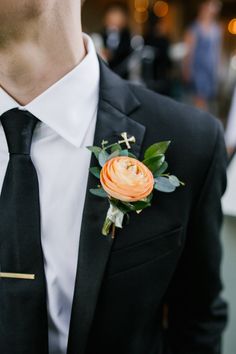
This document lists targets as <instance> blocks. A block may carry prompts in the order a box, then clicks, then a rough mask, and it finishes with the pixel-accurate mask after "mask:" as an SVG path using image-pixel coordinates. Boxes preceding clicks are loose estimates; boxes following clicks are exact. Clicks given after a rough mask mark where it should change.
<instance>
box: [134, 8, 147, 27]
mask: <svg viewBox="0 0 236 354" xmlns="http://www.w3.org/2000/svg"><path fill="white" fill-rule="evenodd" d="M148 17H149V14H148V11H147V10H146V11H143V12H138V11H135V13H134V19H135V21H136V22H137V23H138V24H140V25H141V24H143V23H145V22H147V20H148Z"/></svg>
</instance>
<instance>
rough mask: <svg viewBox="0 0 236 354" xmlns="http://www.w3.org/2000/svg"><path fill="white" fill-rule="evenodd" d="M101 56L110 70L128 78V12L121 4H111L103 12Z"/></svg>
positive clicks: (129, 39) (129, 35) (129, 46)
mask: <svg viewBox="0 0 236 354" xmlns="http://www.w3.org/2000/svg"><path fill="white" fill-rule="evenodd" d="M102 38H103V42H104V48H105V49H104V50H103V53H102V54H103V56H104V58H106V60H107V62H108V63H109V66H110V68H111V69H112V70H113V71H115V72H116V73H117V74H119V75H120V76H121V77H123V78H127V76H128V68H127V67H128V63H129V60H128V57H129V55H130V54H131V52H132V49H131V44H130V42H131V33H130V30H129V11H128V8H127V6H125V5H124V4H122V3H119V2H118V3H116V2H115V3H111V4H110V5H109V6H108V7H107V8H106V11H105V15H104V29H103V32H102Z"/></svg>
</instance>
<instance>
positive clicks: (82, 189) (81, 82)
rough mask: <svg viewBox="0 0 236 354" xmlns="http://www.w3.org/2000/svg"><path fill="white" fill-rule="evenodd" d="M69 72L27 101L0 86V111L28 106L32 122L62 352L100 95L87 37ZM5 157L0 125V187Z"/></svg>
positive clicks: (52, 349) (56, 337)
mask: <svg viewBox="0 0 236 354" xmlns="http://www.w3.org/2000/svg"><path fill="white" fill-rule="evenodd" d="M84 41H85V44H86V49H87V55H86V57H85V58H84V59H83V61H82V62H81V63H80V64H79V65H78V66H77V67H76V68H74V69H73V70H72V71H71V72H69V73H68V74H67V75H65V76H64V77H63V78H62V79H60V80H59V81H58V82H56V83H55V84H53V85H52V86H51V87H50V88H49V89H47V90H46V91H45V92H43V93H42V94H41V95H40V96H38V97H37V98H35V99H34V100H33V101H32V102H30V103H29V104H27V105H26V106H24V107H22V106H20V105H19V104H18V103H17V102H16V101H15V100H14V99H13V98H12V97H10V96H9V95H8V94H7V93H6V92H5V91H4V90H3V89H1V88H0V115H1V114H3V113H4V112H5V111H7V110H9V109H12V108H16V107H18V108H20V109H26V110H28V111H29V112H31V113H32V114H33V115H35V116H36V117H37V118H38V119H39V120H40V121H41V122H40V123H39V124H38V125H37V126H36V129H35V132H34V136H33V142H32V148H31V157H32V160H33V163H34V165H35V168H36V170H37V174H38V180H39V190H40V208H41V230H42V231H41V238H42V247H43V253H44V265H45V273H46V280H47V303H48V320H49V353H50V354H65V353H66V350H67V342H68V334H69V323H70V317H71V308H72V300H73V293H74V286H75V276H76V268H77V261H78V249H79V237H80V228H81V221H82V213H83V207H84V200H85V194H86V185H87V179H88V173H89V172H88V171H89V162H90V152H89V151H88V150H87V149H86V146H89V145H92V144H93V138H94V132H95V125H96V117H97V107H98V99H99V80H100V73H99V63H98V58H97V55H96V52H95V49H94V46H93V43H92V41H91V39H90V38H89V37H88V36H86V35H84ZM8 160H9V155H8V148H7V144H6V138H5V134H4V132H3V129H2V126H1V124H0V166H1V168H0V188H2V184H3V180H4V177H5V172H6V168H7V164H8Z"/></svg>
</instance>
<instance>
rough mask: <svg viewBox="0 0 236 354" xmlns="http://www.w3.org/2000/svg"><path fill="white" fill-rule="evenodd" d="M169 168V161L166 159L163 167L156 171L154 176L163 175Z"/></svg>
mask: <svg viewBox="0 0 236 354" xmlns="http://www.w3.org/2000/svg"><path fill="white" fill-rule="evenodd" d="M167 168H168V163H167V162H166V161H164V162H163V164H162V165H161V167H160V168H159V169H158V170H157V171H156V172H155V174H154V177H159V176H161V175H162V174H163V173H164V172H166V170H167Z"/></svg>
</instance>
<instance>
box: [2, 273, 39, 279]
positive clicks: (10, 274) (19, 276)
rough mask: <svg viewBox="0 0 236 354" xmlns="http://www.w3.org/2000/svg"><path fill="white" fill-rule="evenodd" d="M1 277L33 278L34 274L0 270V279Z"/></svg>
mask: <svg viewBox="0 0 236 354" xmlns="http://www.w3.org/2000/svg"><path fill="white" fill-rule="evenodd" d="M1 278H5V279H25V280H35V274H21V273H2V272H0V279H1Z"/></svg>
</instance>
